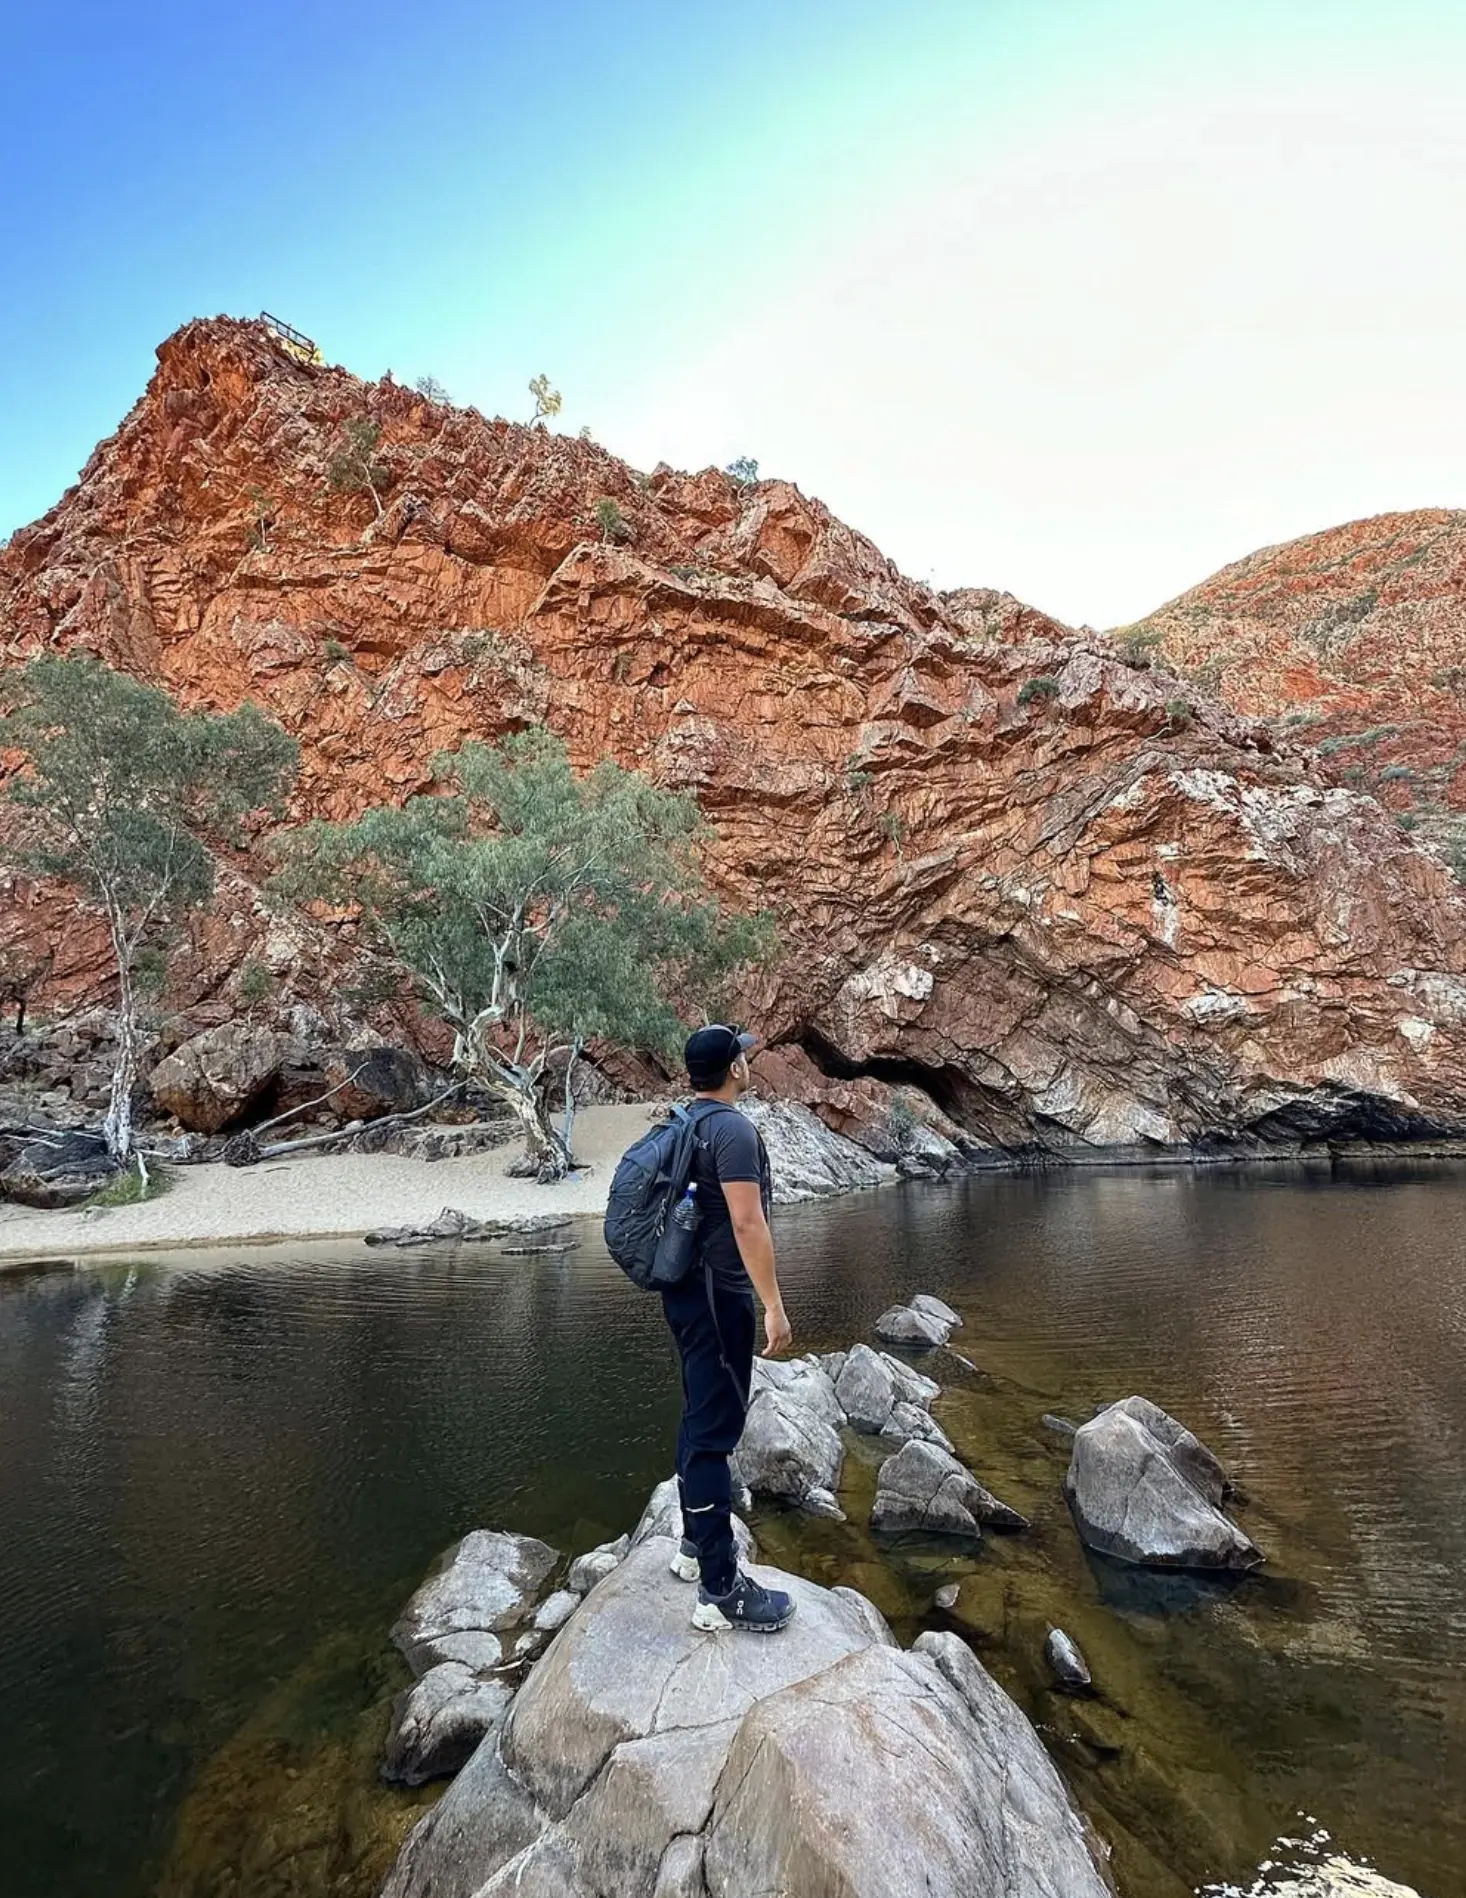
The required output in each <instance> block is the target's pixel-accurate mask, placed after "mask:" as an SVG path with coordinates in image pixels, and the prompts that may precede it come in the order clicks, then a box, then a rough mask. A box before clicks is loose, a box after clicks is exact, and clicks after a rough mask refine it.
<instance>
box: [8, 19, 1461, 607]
mask: <svg viewBox="0 0 1466 1898" xmlns="http://www.w3.org/2000/svg"><path fill="white" fill-rule="evenodd" d="M1463 124H1466V9H1459V8H1454V7H1451V6H1448V5H1445V4H1437V3H1436V0H1393V4H1392V5H1389V6H1386V5H1385V4H1383V3H1382V0H1368V3H1366V0H1352V3H1351V0H1332V4H1328V5H1325V4H1323V3H1322V0H1318V3H1315V0H1295V4H1292V5H1289V4H1288V3H1287V0H1273V4H1271V5H1268V6H1263V5H1261V4H1254V0H1232V3H1231V4H1222V3H1221V0H1212V4H1210V5H1205V6H1204V5H1199V4H1193V3H1192V0H968V3H967V4H962V5H958V4H949V3H948V0H926V3H925V4H920V3H918V4H908V5H905V6H899V7H898V6H894V5H876V4H865V3H863V0H841V3H840V4H826V3H825V0H782V3H781V4H773V3H771V0H741V4H740V5H739V6H738V7H736V8H731V7H710V6H706V5H699V4H692V3H691V0H684V4H681V5H669V4H662V3H661V0H621V3H620V4H618V5H617V6H615V7H607V6H605V5H599V6H590V5H581V4H575V3H567V0H542V3H541V4H540V5H538V6H536V7H527V6H522V7H514V8H510V7H506V6H503V5H500V4H496V3H494V0H490V4H487V5H484V4H480V5H477V6H470V5H462V4H441V3H440V4H431V3H430V4H426V5H423V4H419V5H418V6H416V7H413V8H406V7H400V6H399V7H395V8H389V7H386V6H383V5H378V4H375V0H362V3H361V4H354V5H352V6H350V7H348V6H346V5H344V4H324V3H323V0H306V4H303V5H298V6H295V7H293V8H288V9H273V10H272V9H264V10H243V11H242V10H240V9H238V8H228V9H225V8H223V7H217V6H208V5H204V6H200V5H199V4H198V3H197V0H194V4H191V5H183V4H176V3H173V4H167V5H157V4H147V3H146V0H144V3H143V4H139V5H135V6H127V7H125V6H122V5H120V4H114V5H98V4H95V0H83V3H82V4H79V5H72V6H69V7H68V8H67V9H65V10H64V12H63V11H62V10H60V9H50V8H46V9H43V8H41V7H39V6H34V5H33V6H31V7H29V8H28V9H26V12H25V14H24V15H23V16H22V17H20V18H18V19H16V20H14V21H13V22H12V23H11V25H10V26H9V28H8V32H7V43H6V55H5V60H4V65H3V68H0V159H3V162H4V176H5V179H6V188H5V192H4V194H3V197H4V203H3V209H0V223H3V231H0V244H3V255H4V256H5V257H6V259H7V262H8V264H9V266H10V268H9V271H8V273H7V274H8V276H9V293H8V294H7V296H6V297H5V298H4V300H3V305H0V332H3V334H0V533H3V532H6V531H8V530H9V529H11V528H13V527H15V526H17V525H20V524H21V523H23V522H24V521H27V520H29V519H31V518H33V517H34V516H35V515H37V514H39V513H40V512H42V511H43V510H44V509H45V508H46V507H47V506H49V505H50V504H51V503H52V502H53V501H54V500H55V499H56V498H57V497H58V496H59V494H60V492H61V490H62V489H63V488H64V487H65V486H66V485H67V484H68V483H69V482H70V481H71V480H73V479H74V478H75V475H76V472H77V470H78V468H79V467H80V465H81V464H82V462H83V461H84V460H85V458H86V456H87V455H88V454H89V453H90V451H91V448H92V446H93V445H94V443H95V442H96V441H97V440H98V439H99V438H100V437H101V436H103V435H105V434H107V433H109V432H110V431H111V430H112V429H113V428H114V427H115V426H116V424H117V423H118V421H119V420H120V419H121V417H122V416H123V414H124V413H125V412H126V410H127V409H128V407H129V406H130V405H131V403H132V401H133V400H134V399H135V398H136V396H137V395H138V394H139V393H140V392H141V389H142V387H143V385H144V383H145V381H146V379H147V376H148V374H149V372H150V370H151V367H152V352H153V349H154V348H155V346H156V345H157V343H158V342H159V341H161V340H162V338H163V337H164V336H165V335H167V334H168V333H169V332H170V331H171V330H172V329H174V328H175V327H177V325H178V324H179V323H181V322H183V321H185V320H186V319H187V318H189V317H190V316H194V315H208V314H213V313H215V312H218V311H228V312H232V313H236V314H253V313H255V312H256V311H258V310H259V309H260V308H262V307H264V308H268V309H271V310H274V311H276V312H278V313H279V314H280V315H282V316H285V317H287V318H288V319H289V320H291V321H293V322H295V323H297V324H299V325H300V326H301V327H302V328H304V329H306V330H308V331H309V332H310V333H311V334H312V335H314V336H316V337H317V338H318V339H319V340H320V341H321V343H322V345H323V347H324V349H325V351H326V353H327V355H328V357H329V358H330V359H331V360H333V361H337V362H341V363H344V364H345V365H346V366H347V367H349V368H351V369H354V370H356V371H357V372H358V373H361V374H363V375H379V374H381V372H382V371H383V370H384V369H386V368H388V367H390V368H391V369H392V370H393V372H394V373H395V374H396V375H397V376H398V377H399V378H411V377H414V376H417V375H420V374H424V373H432V374H434V375H436V376H438V377H439V378H440V379H441V380H442V381H443V382H445V383H446V384H447V386H448V388H449V389H450V391H451V392H452V393H453V395H454V396H455V397H456V398H457V399H459V400H462V401H465V402H474V403H476V404H477V405H478V406H479V407H480V408H483V409H484V410H486V411H488V412H491V413H493V412H502V413H507V414H524V413H526V412H527V410H528V406H529V398H528V396H527V394H526V392H525V384H526V382H527V380H528V378H529V377H530V376H531V375H533V374H535V373H537V372H538V371H540V370H545V371H547V372H548V373H549V374H550V376H551V378H552V380H553V381H554V382H555V383H556V384H557V385H558V386H559V387H560V388H562V389H563V391H564V393H565V398H566V406H565V411H564V416H563V425H564V426H566V427H569V428H575V427H578V426H579V425H580V424H581V423H582V422H585V423H588V424H589V425H590V426H591V427H592V428H593V429H594V431H595V433H596V435H597V437H598V439H600V440H602V441H604V442H605V443H606V444H607V445H608V446H609V447H611V448H613V449H615V450H617V451H618V452H621V453H624V454H626V455H628V457H629V458H630V459H632V460H633V461H634V462H635V463H636V464H637V465H640V466H650V465H651V464H652V463H654V462H655V461H656V460H657V459H659V458H661V457H663V456H665V457H666V458H667V459H669V460H672V461H674V462H681V463H684V464H688V465H700V464H702V463H704V462H707V461H724V460H726V459H728V458H729V457H730V456H731V455H734V454H739V453H748V454H752V455H755V456H757V457H758V459H759V460H760V462H761V464H762V466H763V468H764V470H765V472H770V473H779V474H784V475H788V476H790V477H791V478H793V479H796V480H798V481H799V482H800V483H801V485H802V486H804V487H805V488H806V489H808V490H810V491H812V492H815V493H818V494H820V495H821V496H822V498H824V499H826V500H827V501H829V502H830V504H831V505H832V506H834V507H835V508H836V509H837V510H838V511H839V512H841V513H842V514H844V515H845V516H846V517H847V518H849V519H851V520H852V521H853V522H854V524H855V525H857V526H859V527H861V528H862V529H864V530H865V531H866V532H868V533H870V534H871V535H872V536H873V537H874V538H875V539H876V540H877V541H878V542H879V543H880V544H881V545H882V546H883V547H884V548H885V549H886V550H887V551H889V552H891V553H892V554H893V555H894V556H895V557H896V558H897V559H899V560H900V561H901V562H902V564H903V565H904V566H906V567H907V569H908V570H909V571H912V572H914V573H917V574H918V575H920V576H922V577H930V578H933V579H934V580H936V581H938V582H939V583H941V584H947V585H955V584H988V585H1000V586H1007V587H1010V588H1011V589H1012V590H1014V591H1015V592H1018V593H1020V594H1021V595H1023V596H1024V597H1027V598H1030V599H1033V600H1034V601H1035V603H1037V604H1039V605H1041V606H1045V607H1047V608H1048V609H1049V610H1051V611H1055V612H1058V613H1060V614H1062V615H1064V616H1065V617H1068V618H1071V619H1075V620H1079V619H1089V620H1091V621H1092V622H1094V623H1097V624H1098V623H1108V622H1111V621H1115V620H1120V619H1124V618H1129V617H1134V616H1135V615H1137V614H1139V613H1140V612H1142V611H1144V610H1146V609H1147V608H1148V607H1150V606H1152V605H1154V604H1157V603H1158V602H1159V601H1160V600H1161V599H1163V598H1165V597H1167V596H1168V595H1169V594H1170V593H1173V592H1175V591H1177V590H1178V589H1179V587H1181V586H1184V585H1186V584H1189V583H1190V582H1192V581H1194V580H1197V579H1200V578H1201V577H1203V576H1204V574H1205V573H1207V572H1208V571H1210V570H1211V569H1212V568H1214V567H1215V566H1216V565H1218V564H1220V562H1222V561H1223V560H1226V559H1229V558H1232V557H1235V556H1236V555H1239V554H1241V553H1244V552H1246V551H1248V550H1249V549H1250V548H1251V547H1252V546H1255V545H1257V544H1260V543H1262V542H1266V541H1271V540H1278V539H1282V538H1285V537H1287V536H1288V535H1290V534H1293V533H1297V532H1302V531H1305V530H1306V529H1309V528H1312V527H1321V526H1325V525H1328V524H1331V523H1332V522H1333V521H1335V520H1337V519H1342V518H1347V517H1348V516H1350V515H1351V514H1355V513H1365V512H1372V511H1377V510H1379V509H1382V508H1386V507H1392V506H1401V507H1406V506H1420V505H1430V504H1433V505H1453V504H1455V505H1461V504H1466V473H1463V468H1466V450H1462V449H1461V447H1460V444H1461V442H1462V441H1466V394H1463V393H1462V389H1461V385H1462V381H1463V379H1462V378H1461V377H1460V376H1459V373H1458V371H1457V369H1456V367H1455V365H1456V363H1457V362H1458V361H1459V357H1460V345H1461V326H1462V324H1463V322H1466V265H1463V263H1462V262H1461V260H1460V258H1459V256H1458V255H1457V253H1458V252H1459V249H1460V245H1459V233H1460V230H1461V229H1462V228H1463V221H1462V217H1461V212H1462V211H1463V210H1466V199H1463V191H1466V144H1463V134H1462V130H1461V127H1462V125H1463Z"/></svg>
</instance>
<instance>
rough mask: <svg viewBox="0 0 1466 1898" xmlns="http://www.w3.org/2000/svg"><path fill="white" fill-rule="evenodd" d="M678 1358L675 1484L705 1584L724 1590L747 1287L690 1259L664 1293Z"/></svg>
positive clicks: (748, 1318) (732, 1562) (728, 1582)
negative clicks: (729, 1283)
mask: <svg viewBox="0 0 1466 1898" xmlns="http://www.w3.org/2000/svg"><path fill="white" fill-rule="evenodd" d="M662 1310H663V1311H664V1312H665V1313H666V1315H667V1323H668V1325H669V1326H670V1327H671V1331H672V1337H673V1339H674V1341H675V1342H676V1345H677V1355H678V1357H679V1358H680V1359H681V1361H682V1427H681V1428H680V1429H679V1430H678V1432H677V1487H678V1490H679V1491H680V1493H681V1497H682V1521H683V1525H684V1532H685V1534H686V1536H687V1538H688V1540H689V1541H690V1542H692V1543H695V1544H696V1547H697V1553H698V1558H699V1560H700V1561H701V1563H702V1580H703V1586H704V1588H706V1589H707V1590H708V1591H709V1593H710V1594H714V1595H726V1594H727V1592H728V1590H729V1589H730V1588H731V1587H732V1586H733V1582H734V1578H735V1576H736V1574H737V1568H738V1558H737V1553H736V1551H735V1549H734V1546H733V1523H732V1514H733V1480H732V1477H731V1475H730V1473H729V1470H728V1456H729V1453H730V1452H731V1451H732V1450H734V1449H736V1448H737V1446H738V1439H739V1438H740V1437H741V1436H742V1435H743V1419H744V1416H745V1414H746V1412H747V1410H748V1384H749V1379H750V1378H751V1377H752V1375H753V1338H754V1314H753V1293H752V1291H751V1290H742V1289H738V1290H734V1289H730V1288H728V1287H725V1286H721V1285H718V1284H717V1283H716V1282H715V1283H714V1284H713V1287H712V1295H711V1299H710V1298H709V1292H708V1282H707V1277H706V1275H705V1274H704V1272H703V1271H702V1269H701V1268H700V1267H697V1266H694V1267H693V1269H692V1271H691V1272H689V1273H688V1275H687V1277H686V1278H685V1279H683V1281H682V1282H681V1284H680V1285H674V1286H672V1287H671V1288H670V1290H667V1291H664V1292H663V1293H662Z"/></svg>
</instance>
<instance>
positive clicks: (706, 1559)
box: [662, 1023, 794, 1634]
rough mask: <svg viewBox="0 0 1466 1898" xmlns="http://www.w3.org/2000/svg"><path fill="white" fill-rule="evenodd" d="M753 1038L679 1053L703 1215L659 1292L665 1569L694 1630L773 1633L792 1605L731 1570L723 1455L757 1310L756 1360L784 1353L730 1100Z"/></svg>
mask: <svg viewBox="0 0 1466 1898" xmlns="http://www.w3.org/2000/svg"><path fill="white" fill-rule="evenodd" d="M756 1045H757V1042H756V1039H755V1037H754V1036H753V1035H746V1034H740V1033H739V1032H738V1030H737V1029H735V1028H725V1027H723V1025H722V1024H721V1023H714V1024H713V1025H712V1026H711V1027H709V1028H699V1029H698V1031H697V1033H696V1034H695V1035H693V1036H691V1037H690V1039H689V1040H688V1043H687V1046H686V1048H685V1050H684V1051H683V1054H684V1059H685V1061H686V1063H687V1076H688V1079H689V1080H690V1081H691V1083H692V1087H693V1091H694V1093H695V1094H696V1096H697V1100H696V1102H695V1103H694V1105H693V1113H694V1115H695V1117H696V1119H697V1147H696V1150H695V1157H694V1160H693V1165H692V1177H691V1184H692V1185H693V1186H694V1187H696V1189H697V1204H698V1207H699V1209H700V1212H701V1219H700V1222H699V1225H698V1237H697V1257H696V1260H695V1263H694V1265H693V1268H692V1270H691V1271H690V1272H689V1273H688V1274H687V1276H686V1277H685V1278H684V1279H682V1280H681V1282H680V1283H679V1284H677V1285H673V1286H671V1287H669V1288H668V1289H666V1290H665V1291H663V1293H662V1309H663V1310H664V1312H665V1313H666V1316H667V1323H668V1325H669V1326H670V1327H671V1331H672V1337H673V1339H674V1340H675V1342H676V1345H677V1354H678V1356H679V1357H680V1359H681V1360H682V1395H683V1409H682V1427H681V1429H680V1430H679V1431H678V1433H677V1487H678V1491H679V1493H680V1495H681V1499H682V1523H683V1541H682V1547H681V1549H680V1550H679V1552H678V1554H677V1555H676V1556H675V1557H674V1558H673V1562H672V1573H673V1574H674V1575H677V1576H679V1577H680V1578H681V1579H682V1580H683V1581H685V1582H691V1581H698V1582H700V1583H701V1586H700V1587H699V1589H698V1596H697V1606H696V1608H695V1609H694V1611H693V1616H692V1619H693V1625H694V1626H695V1627H698V1628H703V1629H706V1630H708V1631H709V1632H720V1631H722V1630H724V1629H727V1628H745V1629H749V1630H751V1631H756V1632H758V1633H761V1634H772V1633H775V1632H776V1631H777V1630H778V1629H780V1628H783V1627H785V1626H787V1624H788V1622H789V1620H790V1618H791V1617H792V1616H793V1613H794V1603H793V1602H792V1601H791V1600H790V1598H789V1596H788V1595H786V1594H782V1593H781V1592H780V1591H779V1590H777V1589H772V1588H764V1587H762V1586H761V1585H760V1584H759V1583H758V1582H756V1581H754V1580H753V1578H752V1576H749V1575H745V1574H743V1573H742V1572H741V1571H740V1570H739V1567H738V1554H737V1549H736V1547H735V1545H734V1541H733V1521H732V1512H733V1484H732V1476H731V1473H730V1471H729V1468H728V1456H729V1453H730V1452H731V1451H732V1450H734V1449H735V1448H736V1447H737V1444H738V1439H739V1438H740V1437H741V1436H742V1434H743V1420H744V1416H745V1414H746V1413H747V1410H748V1387H749V1381H750V1379H751V1378H752V1375H753V1346H754V1305H753V1295H754V1293H755V1292H757V1293H758V1296H759V1299H760V1301H761V1302H762V1305H763V1308H764V1355H765V1356H767V1357H777V1356H778V1355H779V1353H780V1352H782V1351H787V1350H788V1348H789V1339H790V1333H789V1320H788V1319H787V1318H786V1317H785V1315H784V1301H783V1299H782V1298H781V1297H780V1295H779V1280H778V1276H777V1274H776V1272H775V1270H774V1241H773V1238H772V1236H771V1234H770V1232H769V1220H768V1214H769V1199H770V1192H769V1188H770V1179H769V1160H768V1155H767V1153H766V1152H765V1151H764V1143H763V1141H762V1140H761V1139H760V1138H759V1134H758V1129H757V1128H756V1127H755V1126H754V1125H753V1123H752V1121H750V1120H748V1119H746V1118H745V1116H744V1115H742V1114H740V1113H739V1112H738V1110H737V1108H736V1106H735V1105H734V1103H735V1102H736V1101H737V1099H738V1097H739V1095H740V1094H742V1093H743V1091H744V1090H745V1089H746V1088H747V1087H748V1085H749V1074H748V1054H749V1050H750V1049H751V1048H753V1047H755V1046H756Z"/></svg>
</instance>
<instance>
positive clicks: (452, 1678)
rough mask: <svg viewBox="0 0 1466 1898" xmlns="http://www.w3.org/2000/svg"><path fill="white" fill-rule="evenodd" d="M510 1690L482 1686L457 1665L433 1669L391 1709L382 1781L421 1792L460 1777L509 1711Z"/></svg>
mask: <svg viewBox="0 0 1466 1898" xmlns="http://www.w3.org/2000/svg"><path fill="white" fill-rule="evenodd" d="M510 1698H511V1694H510V1689H509V1688H508V1687H507V1686H506V1685H505V1683H504V1682H503V1681H500V1680H479V1679H478V1678H477V1677H476V1676H475V1675H474V1673H473V1671H472V1670H471V1669H470V1668H467V1667H464V1666H463V1665H462V1663H461V1662H458V1661H444V1662H442V1663H440V1665H439V1666H437V1667H430V1668H429V1669H428V1671H427V1673H426V1674H424V1675H423V1677H422V1679H421V1680H420V1681H416V1682H414V1684H413V1685H412V1686H411V1687H409V1688H408V1689H407V1691H406V1692H405V1693H402V1694H399V1695H398V1696H397V1698H396V1700H395V1701H394V1702H393V1703H392V1725H391V1728H390V1730H389V1731H388V1734H387V1750H386V1757H385V1760H384V1762H383V1766H382V1777H383V1779H389V1780H399V1781H400V1782H401V1783H402V1784H403V1785H404V1786H421V1785H423V1784H425V1782H426V1781H428V1780H430V1779H437V1778H439V1777H441V1776H442V1775H443V1774H445V1773H456V1772H457V1771H458V1769H459V1767H460V1766H462V1765H463V1764H464V1762H465V1761H466V1760H467V1759H468V1757H469V1755H470V1754H471V1753H472V1752H473V1750H474V1748H475V1747H476V1746H477V1745H478V1744H479V1742H480V1740H482V1739H483V1737H484V1735H485V1734H486V1733H489V1732H492V1731H494V1730H495V1729H497V1728H498V1727H499V1726H500V1724H501V1723H502V1721H503V1719H504V1715H505V1714H506V1713H507V1711H508V1709H509V1702H510Z"/></svg>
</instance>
